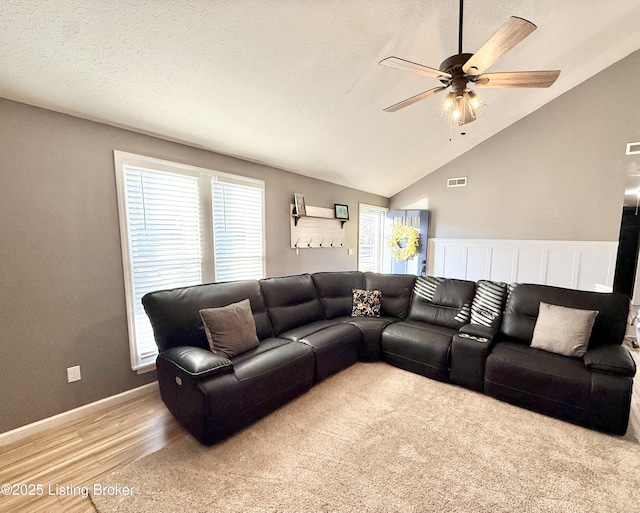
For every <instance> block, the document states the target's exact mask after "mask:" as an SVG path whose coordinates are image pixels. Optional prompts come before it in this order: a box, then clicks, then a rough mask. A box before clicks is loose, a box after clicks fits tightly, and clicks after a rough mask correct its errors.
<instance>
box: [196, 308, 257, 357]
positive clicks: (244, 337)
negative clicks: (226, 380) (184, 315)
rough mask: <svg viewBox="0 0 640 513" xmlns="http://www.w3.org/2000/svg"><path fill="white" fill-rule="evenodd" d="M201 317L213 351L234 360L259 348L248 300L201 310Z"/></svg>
mask: <svg viewBox="0 0 640 513" xmlns="http://www.w3.org/2000/svg"><path fill="white" fill-rule="evenodd" d="M200 317H201V318H202V322H203V324H204V331H205V333H206V334H207V340H208V341H209V347H211V350H212V351H214V352H217V353H223V354H224V355H226V356H227V357H228V358H233V357H234V356H236V355H239V354H240V353H244V352H245V351H248V350H249V349H253V348H254V347H257V346H258V343H259V341H258V335H257V334H256V322H255V320H254V319H253V314H252V313H251V303H250V302H249V300H248V299H243V300H242V301H240V302H238V303H232V304H230V305H227V306H222V307H220V308H205V309H203V310H200Z"/></svg>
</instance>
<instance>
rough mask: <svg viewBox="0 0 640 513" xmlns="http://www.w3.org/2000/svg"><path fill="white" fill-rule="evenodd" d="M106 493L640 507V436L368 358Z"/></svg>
mask: <svg viewBox="0 0 640 513" xmlns="http://www.w3.org/2000/svg"><path fill="white" fill-rule="evenodd" d="M100 482H101V484H103V485H119V486H129V487H134V490H133V495H132V496H130V497H106V496H97V497H93V501H94V504H95V505H96V507H97V509H98V511H99V512H100V513H113V512H135V513H146V512H149V513H151V512H153V513H159V512H171V513H181V512H185V513H187V512H189V513H197V512H203V513H204V512H215V513H218V512H221V513H227V512H234V513H236V512H237V513H240V512H242V513H250V512H336V513H343V512H350V513H351V512H353V513H362V512H403V513H404V512H416V513H417V512H420V513H423V512H465V513H467V512H468V513H471V512H473V513H483V512H487V513H501V512H504V513H514V512H517V513H533V512H545V513H547V512H549V513H551V512H552V513H555V512H561V513H573V512H575V513H578V512H579V513H585V512H598V513H603V512H606V513H615V512H620V513H632V512H634V511H640V486H639V485H640V445H638V444H637V442H635V441H634V440H632V439H630V437H626V438H618V437H612V436H608V435H604V434H602V433H597V432H595V431H591V430H587V429H584V428H580V427H578V426H574V425H571V424H568V423H565V422H562V421H559V420H556V419H552V418H549V417H545V416H543V415H539V414H536V413H532V412H529V411H527V410H524V409H521V408H517V407H514V406H511V405H509V404H506V403H502V402H500V401H497V400H494V399H491V398H489V397H486V396H483V395H482V394H478V393H475V392H471V391H469V390H466V389H462V388H459V387H456V386H453V385H450V384H444V383H438V382H436V381H432V380H430V379H426V378H423V377H421V376H417V375H415V374H411V373H408V372H405V371H402V370H399V369H396V368H394V367H391V366H390V365H387V364H384V363H373V364H367V363H358V364H356V365H355V366H353V367H351V368H350V369H347V370H345V371H343V372H341V373H340V374H338V375H336V376H333V377H331V378H329V379H327V380H325V381H324V382H323V383H321V384H319V385H317V386H315V387H314V388H313V389H312V390H311V391H309V392H308V393H307V394H305V395H304V396H302V397H300V398H299V399H297V400H295V401H294V402H292V403H290V404H288V405H287V406H285V407H283V408H281V409H280V410H278V411H276V412H274V413H273V414H271V415H269V416H268V417H266V418H265V419H263V420H261V421H260V422H258V423H256V424H254V425H253V426H251V427H250V428H248V429H246V430H244V431H243V432H241V433H238V434H237V435H236V436H234V437H232V438H230V439H229V440H227V441H225V442H223V443H221V444H218V445H216V446H213V447H209V448H207V447H203V446H201V445H200V444H198V442H196V441H195V440H194V439H193V438H191V437H190V436H187V437H185V438H184V439H181V440H179V441H177V442H175V443H173V444H172V445H170V446H168V447H166V448H165V449H162V450H160V451H158V452H156V453H154V454H152V455H150V456H147V457H145V458H143V459H141V460H138V461H136V462H134V463H132V464H130V465H129V466H127V467H124V468H123V469H121V470H118V471H116V472H114V473H113V474H111V475H110V476H108V477H107V478H105V479H102V480H100Z"/></svg>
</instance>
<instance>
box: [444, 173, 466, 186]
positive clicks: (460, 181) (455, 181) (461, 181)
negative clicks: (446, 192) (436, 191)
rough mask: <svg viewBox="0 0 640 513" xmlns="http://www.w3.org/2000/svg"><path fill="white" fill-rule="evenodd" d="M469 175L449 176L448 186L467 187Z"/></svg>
mask: <svg viewBox="0 0 640 513" xmlns="http://www.w3.org/2000/svg"><path fill="white" fill-rule="evenodd" d="M466 186H467V177H466V176H461V177H459V178H447V187H466Z"/></svg>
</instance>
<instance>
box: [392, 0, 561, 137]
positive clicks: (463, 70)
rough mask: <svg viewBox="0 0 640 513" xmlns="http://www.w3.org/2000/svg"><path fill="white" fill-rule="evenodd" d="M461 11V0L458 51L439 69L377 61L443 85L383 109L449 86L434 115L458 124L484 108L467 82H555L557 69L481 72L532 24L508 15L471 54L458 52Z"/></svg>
mask: <svg viewBox="0 0 640 513" xmlns="http://www.w3.org/2000/svg"><path fill="white" fill-rule="evenodd" d="M462 13H463V0H460V27H459V35H458V54H456V55H452V56H451V57H449V58H448V59H445V60H444V61H443V62H442V64H440V68H439V69H435V68H430V67H428V66H423V65H422V64H417V63H415V62H411V61H407V60H405V59H401V58H399V57H393V56H391V57H387V58H386V59H383V60H381V61H380V64H382V65H384V66H389V67H392V68H397V69H401V70H404V71H410V72H412V73H417V74H419V75H423V76H426V77H429V78H435V79H437V80H439V81H440V82H442V84H443V86H441V87H434V88H433V89H429V90H427V91H424V92H422V93H419V94H417V95H415V96H412V97H411V98H407V99H406V100H403V101H401V102H398V103H396V104H394V105H391V106H390V107H387V108H386V109H384V111H385V112H395V111H397V110H399V109H402V108H404V107H408V106H409V105H412V104H414V103H416V102H418V101H420V100H424V99H425V98H428V97H430V96H432V95H434V94H436V93H439V92H440V91H444V90H445V89H447V88H449V87H450V88H451V91H450V92H449V93H448V94H447V96H446V97H445V99H444V100H443V102H442V103H441V104H440V106H439V107H438V114H439V115H440V117H442V118H443V119H444V120H445V121H447V122H448V123H449V124H450V125H460V126H461V125H466V124H467V123H471V122H472V121H475V119H476V118H477V117H478V116H479V115H480V114H482V113H483V112H484V111H485V109H486V108H487V106H486V104H485V103H484V102H483V101H482V100H481V99H480V98H479V97H478V95H477V94H476V93H475V92H474V91H473V90H472V89H471V88H470V87H469V84H475V85H477V86H478V87H550V86H551V85H552V84H553V83H554V82H555V81H556V79H557V78H558V76H559V75H560V71H559V70H548V71H512V72H500V73H484V71H485V70H486V69H487V68H489V67H490V66H491V65H492V64H494V63H495V62H496V61H497V60H498V59H499V58H500V57H502V56H503V55H504V54H505V53H507V52H508V51H509V50H511V49H512V48H513V47H514V46H516V45H517V44H518V43H520V42H521V41H522V40H523V39H524V38H525V37H527V36H528V35H529V34H531V33H532V32H533V31H534V30H535V29H536V26H535V25H534V24H533V23H531V22H530V21H527V20H525V19H523V18H518V17H516V16H511V17H510V18H509V19H508V20H507V21H506V22H505V23H504V24H503V25H502V26H501V27H500V28H499V29H498V30H497V31H496V32H495V34H493V35H492V36H491V37H490V38H489V39H488V40H487V42H486V43H485V44H484V45H482V47H481V48H480V49H479V50H478V51H477V52H476V53H475V54H471V53H462Z"/></svg>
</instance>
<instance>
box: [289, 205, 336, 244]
mask: <svg viewBox="0 0 640 513" xmlns="http://www.w3.org/2000/svg"><path fill="white" fill-rule="evenodd" d="M306 210H307V215H304V216H299V215H296V214H294V213H293V212H294V206H293V204H291V205H289V212H291V247H292V248H295V249H304V248H340V247H343V246H344V244H345V233H344V223H346V222H347V219H338V218H336V217H335V214H334V211H333V209H332V208H323V207H314V206H311V205H307V207H306Z"/></svg>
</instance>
